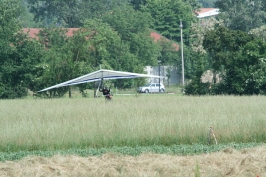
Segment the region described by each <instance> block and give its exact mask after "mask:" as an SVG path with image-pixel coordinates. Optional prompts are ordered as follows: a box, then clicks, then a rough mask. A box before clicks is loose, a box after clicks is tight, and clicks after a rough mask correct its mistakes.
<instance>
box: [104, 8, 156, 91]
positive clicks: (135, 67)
mask: <svg viewBox="0 0 266 177" xmlns="http://www.w3.org/2000/svg"><path fill="white" fill-rule="evenodd" d="M103 21H105V22H107V23H108V24H110V26H112V28H113V29H115V30H116V31H117V32H118V34H119V35H120V36H121V43H120V45H118V46H116V47H113V48H112V49H111V51H112V52H111V53H110V55H111V56H110V59H111V60H112V61H111V62H109V63H110V65H111V66H112V68H114V69H116V70H124V71H129V72H138V73H143V72H144V68H145V66H147V65H152V66H154V65H157V59H158V56H159V54H160V52H159V51H160V48H159V46H158V44H156V43H154V42H153V39H152V38H151V37H150V32H151V31H150V29H149V24H150V23H151V22H150V16H149V14H148V13H146V12H140V11H135V10H134V9H133V8H132V7H131V6H128V5H124V6H121V7H120V8H116V9H114V10H113V11H112V13H110V14H106V15H104V16H103ZM142 80H143V79H139V80H137V81H135V80H132V79H131V80H123V81H116V84H117V85H118V86H119V87H130V86H132V85H134V84H138V83H139V82H142ZM133 82H134V83H133Z"/></svg>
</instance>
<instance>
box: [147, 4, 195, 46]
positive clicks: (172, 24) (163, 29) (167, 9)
mask: <svg viewBox="0 0 266 177" xmlns="http://www.w3.org/2000/svg"><path fill="white" fill-rule="evenodd" d="M142 11H144V12H148V13H150V14H151V16H152V20H153V23H152V25H151V28H152V29H154V30H156V31H158V32H159V33H160V34H162V35H163V36H164V37H166V38H168V39H171V40H173V41H180V20H182V22H183V29H184V30H183V33H184V36H187V35H188V33H189V28H190V25H191V22H192V21H193V19H194V17H193V10H192V7H191V6H190V5H189V4H187V3H185V2H183V1H181V0H147V2H146V5H145V6H144V7H143V8H142Z"/></svg>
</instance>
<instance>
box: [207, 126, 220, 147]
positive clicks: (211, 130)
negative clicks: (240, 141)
mask: <svg viewBox="0 0 266 177" xmlns="http://www.w3.org/2000/svg"><path fill="white" fill-rule="evenodd" d="M212 137H213V138H214V141H215V144H218V143H217V139H216V137H215V134H214V131H213V128H212V127H210V130H209V145H210V143H211V138H212Z"/></svg>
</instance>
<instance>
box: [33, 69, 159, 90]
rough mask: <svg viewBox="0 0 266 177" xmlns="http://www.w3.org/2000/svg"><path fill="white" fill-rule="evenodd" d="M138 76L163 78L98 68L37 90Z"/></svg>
mask: <svg viewBox="0 0 266 177" xmlns="http://www.w3.org/2000/svg"><path fill="white" fill-rule="evenodd" d="M138 77H152V78H163V76H155V75H149V74H139V73H131V72H123V71H113V70H106V69H100V70H98V71H95V72H92V73H89V74H86V75H83V76H80V77H78V78H75V79H72V80H69V81H66V82H63V83H61V84H57V85H54V86H51V87H48V88H45V89H43V90H40V91H38V92H43V91H47V90H51V89H53V88H59V87H65V86H70V85H77V84H82V83H88V82H94V81H101V80H110V79H129V78H138Z"/></svg>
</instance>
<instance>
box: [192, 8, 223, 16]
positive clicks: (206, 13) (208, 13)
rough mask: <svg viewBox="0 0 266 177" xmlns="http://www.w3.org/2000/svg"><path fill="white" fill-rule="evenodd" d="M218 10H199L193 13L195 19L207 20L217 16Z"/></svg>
mask: <svg viewBox="0 0 266 177" xmlns="http://www.w3.org/2000/svg"><path fill="white" fill-rule="evenodd" d="M219 13H220V12H219V9H217V8H200V9H199V10H198V11H196V12H195V15H196V16H197V18H208V17H213V16H216V15H218V14H219Z"/></svg>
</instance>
